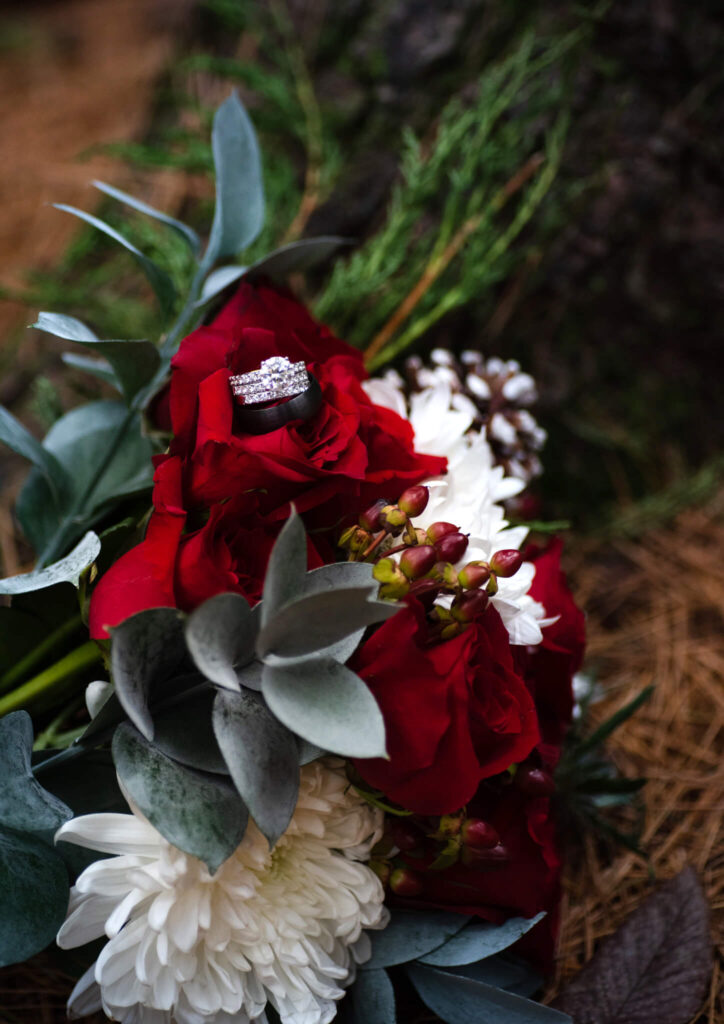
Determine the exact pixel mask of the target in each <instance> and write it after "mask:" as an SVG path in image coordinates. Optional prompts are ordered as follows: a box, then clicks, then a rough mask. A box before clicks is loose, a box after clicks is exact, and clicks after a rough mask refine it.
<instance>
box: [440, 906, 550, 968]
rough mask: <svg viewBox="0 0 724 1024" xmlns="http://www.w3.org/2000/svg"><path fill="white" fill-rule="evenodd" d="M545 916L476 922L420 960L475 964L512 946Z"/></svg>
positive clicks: (452, 965)
mask: <svg viewBox="0 0 724 1024" xmlns="http://www.w3.org/2000/svg"><path fill="white" fill-rule="evenodd" d="M544 917H545V914H544V913H540V914H536V916H535V917H531V918H525V917H511V918H509V919H508V920H507V921H506V922H505V923H504V924H487V923H483V922H475V923H473V924H470V925H468V927H467V928H463V930H462V931H460V932H458V933H457V935H455V936H453V938H452V939H450V941H449V942H446V943H445V945H444V946H441V947H440V948H439V949H436V950H433V952H432V953H428V954H427V955H426V956H424V957H420V962H421V963H424V964H429V965H430V966H431V967H458V966H460V965H461V964H472V963H474V962H475V961H477V960H483V959H484V958H485V957H486V956H493V955H494V954H495V953H500V952H501V951H502V950H504V949H507V948H508V946H512V945H513V943H514V942H517V941H518V939H519V938H521V936H523V935H525V933H526V932H528V931H530V929H531V928H533V927H534V926H535V925H537V924H538V922H539V921H542V920H543V918H544Z"/></svg>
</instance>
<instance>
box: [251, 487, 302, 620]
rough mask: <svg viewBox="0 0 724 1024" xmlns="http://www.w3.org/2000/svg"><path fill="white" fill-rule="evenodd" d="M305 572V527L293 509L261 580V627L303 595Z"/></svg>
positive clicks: (275, 544)
mask: <svg viewBox="0 0 724 1024" xmlns="http://www.w3.org/2000/svg"><path fill="white" fill-rule="evenodd" d="M306 572H307V535H306V533H305V532H304V524H303V523H302V520H301V519H300V517H299V515H298V514H297V510H296V509H295V508H294V506H292V511H291V515H290V516H289V518H288V519H287V521H286V523H285V524H284V527H283V529H282V531H281V533H280V534H279V536H278V537H277V539H276V541H275V543H274V547H273V548H272V552H271V555H270V556H269V565H268V566H267V570H266V577H265V579H264V599H263V601H262V603H261V625H262V628H263V627H264V626H266V624H267V623H268V622H269V621H270V620H271V619H272V618H273V617H274V616H275V615H276V613H277V612H278V611H279V610H280V609H281V608H283V607H284V605H285V604H289V602H290V601H293V600H294V598H296V597H297V596H298V595H299V594H301V593H302V587H303V585H304V584H303V580H304V577H305V575H306Z"/></svg>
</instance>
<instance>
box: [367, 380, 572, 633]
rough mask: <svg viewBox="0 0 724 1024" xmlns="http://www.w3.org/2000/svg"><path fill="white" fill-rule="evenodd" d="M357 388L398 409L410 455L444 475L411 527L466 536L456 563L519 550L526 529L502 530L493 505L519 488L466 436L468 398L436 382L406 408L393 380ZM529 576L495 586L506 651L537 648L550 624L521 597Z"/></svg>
mask: <svg viewBox="0 0 724 1024" xmlns="http://www.w3.org/2000/svg"><path fill="white" fill-rule="evenodd" d="M365 388H366V390H367V394H368V395H369V397H370V398H371V399H372V401H373V402H375V403H377V404H378V405H385V406H387V407H388V408H391V409H394V411H395V412H400V410H401V408H404V409H405V412H406V415H407V418H408V419H409V420H410V423H411V424H412V428H413V430H414V431H415V447H416V448H417V450H418V451H420V452H423V453H424V454H425V455H443V456H445V458H447V462H448V468H447V473H446V474H445V475H444V476H439V477H432V478H431V479H429V480H424V481H423V483H424V484H425V485H426V486H427V487H429V489H430V500H429V502H428V505H427V508H426V509H425V511H424V512H423V513H422V515H421V516H418V517H416V519H415V525H416V526H421V527H423V528H426V527H428V526H430V525H431V524H432V523H434V522H439V521H442V522H448V523H454V524H455V525H456V526H458V527H459V528H460V529H461V530H462V532H463V533H467V534H470V540H469V543H468V548H467V551H466V552H465V555H464V557H463V559H462V562H461V564H462V563H465V562H471V561H476V560H481V561H486V562H487V561H489V560H490V558H491V556H492V555H493V554H494V553H495V552H496V551H502V550H505V549H508V550H509V549H513V548H514V549H516V550H519V549H520V547H521V546H522V545H523V543H524V542H525V538H526V536H527V534H528V530H527V528H526V527H524V526H517V527H510V526H509V525H508V522H507V520H506V518H505V514H504V512H503V509H502V507H501V505H500V502H502V501H505V500H506V499H507V498H512V497H513V495H515V494H518V493H519V492H520V491H522V490H523V488H524V487H525V486H526V484H525V481H524V480H519V479H518V478H517V477H513V476H506V475H505V471H504V469H503V468H502V466H496V465H495V463H494V460H493V453H492V451H491V449H490V445H489V444H488V442H487V440H486V438H485V436H484V434H482V433H480V432H479V431H477V430H471V429H470V428H471V426H472V424H473V421H474V419H475V414H476V409H475V406H474V405H473V403H472V402H471V401H470V399H468V398H467V397H466V396H465V395H461V394H459V393H456V392H454V391H453V390H452V388H451V387H450V385H449V384H447V383H445V381H444V380H441V379H440V378H439V376H436V377H435V380H434V382H433V383H432V384H431V386H430V387H427V388H424V390H422V391H420V392H418V393H416V394H414V395H412V397H411V399H410V402H409V407H408V405H407V403H406V399H405V395H404V393H403V391H402V379H401V378H400V377H399V375H397V374H393V373H388V374H386V375H385V376H384V377H382V378H380V379H373V380H370V381H367V382H366V383H365ZM534 576H535V566H534V565H533V564H532V563H531V562H524V563H523V565H522V566H521V568H520V569H519V570H518V572H517V573H516V574H515V575H514V576H512V577H510V578H509V579H499V580H498V586H499V589H498V593H497V594H495V596H494V597H493V598H492V599H491V600H492V604H493V606H494V607H495V608H496V609H497V610H498V612H499V613H500V617H501V618H502V620H503V622H504V623H505V626H506V628H507V630H508V635H509V636H510V642H511V643H513V644H524V645H532V644H539V643H540V642H541V640H542V639H543V634H542V633H541V629H542V628H544V627H545V626H546V625H548V624H549V623H550V622H552V621H554V620H553V619H546V618H545V609H544V607H543V605H542V604H540V603H539V602H537V601H534V600H533V598H532V597H531V596H530V594H529V593H528V591H529V590H530V586H531V583H532V582H533V577H534Z"/></svg>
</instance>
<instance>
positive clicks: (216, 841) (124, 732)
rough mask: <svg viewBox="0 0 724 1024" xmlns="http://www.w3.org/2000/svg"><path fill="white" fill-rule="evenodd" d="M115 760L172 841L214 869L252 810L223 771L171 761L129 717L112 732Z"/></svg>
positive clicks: (127, 785)
mask: <svg viewBox="0 0 724 1024" xmlns="http://www.w3.org/2000/svg"><path fill="white" fill-rule="evenodd" d="M113 760H114V761H115V764H116V769H117V770H118V775H119V778H120V780H121V784H122V786H123V788H124V789H125V791H126V792H127V793H128V794H129V796H130V798H131V800H133V802H134V804H135V805H136V806H137V807H138V809H139V810H140V811H141V813H142V814H143V815H145V817H146V818H148V820H149V821H150V822H151V824H152V825H153V826H154V827H155V828H157V829H158V831H159V832H160V833H161V835H162V836H164V838H165V839H167V840H168V842H169V843H171V844H172V845H173V846H176V847H178V849H179V850H183V851H184V853H188V854H191V856H193V857H198V858H199V860H202V861H203V862H204V863H205V864H206V866H207V867H208V869H209V871H210V872H211V873H212V874H213V873H214V872H216V871H217V870H218V868H219V867H220V866H221V865H222V864H223V863H224V861H225V860H227V859H228V858H229V857H230V856H231V855H232V853H233V852H234V850H235V849H236V848H237V846H238V845H239V843H240V842H241V840H242V839H243V838H244V832H245V831H246V825H247V821H248V811H247V809H246V807H245V806H244V804H243V803H242V801H241V798H240V796H239V794H238V793H237V792H236V790H235V789H234V787H233V786H232V785H231V783H230V782H228V781H227V780H226V779H223V778H222V777H221V776H219V775H209V774H207V773H205V772H199V771H196V770H195V769H193V768H185V767H184V766H183V765H180V764H178V763H177V762H176V761H172V760H171V758H170V757H166V755H165V754H162V753H161V751H160V750H157V749H156V748H155V747H154V746H153V745H152V744H151V743H149V742H148V741H147V740H146V739H144V738H143V736H142V735H141V734H140V733H139V732H138V731H137V730H136V729H135V728H134V727H133V726H132V725H130V724H128V723H127V722H126V723H123V724H122V725H119V726H118V729H117V730H116V733H115V735H114V737H113Z"/></svg>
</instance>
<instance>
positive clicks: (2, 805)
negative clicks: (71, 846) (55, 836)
mask: <svg viewBox="0 0 724 1024" xmlns="http://www.w3.org/2000/svg"><path fill="white" fill-rule="evenodd" d="M32 747H33V724H32V721H31V719H30V715H29V714H28V713H27V711H13V712H12V713H11V714H9V715H6V716H5V718H2V719H0V779H2V786H1V787H0V824H1V825H2V826H4V827H5V828H11V829H17V830H18V831H20V832H46V831H55V830H56V829H58V828H60V826H61V825H62V824H63V822H65V821H68V819H69V818H72V817H73V812H72V811H71V809H70V808H69V807H67V806H66V805H65V804H64V803H63V802H62V801H61V800H58V799H57V798H56V797H54V796H53V795H52V793H48V792H47V791H46V790H45V789H43V787H42V786H41V785H40V783H39V782H38V781H37V780H36V778H35V776H34V775H33V772H32V769H31V767H30V754H31V750H32Z"/></svg>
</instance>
